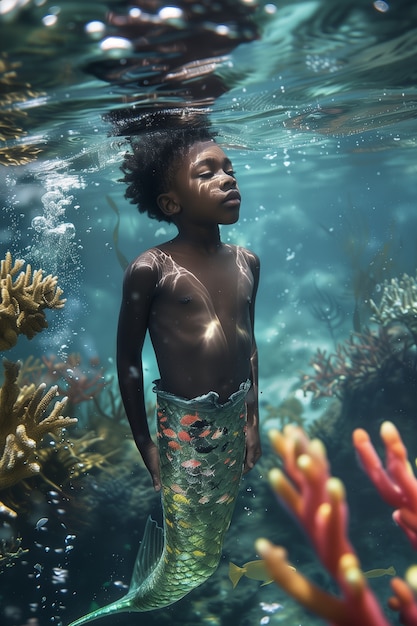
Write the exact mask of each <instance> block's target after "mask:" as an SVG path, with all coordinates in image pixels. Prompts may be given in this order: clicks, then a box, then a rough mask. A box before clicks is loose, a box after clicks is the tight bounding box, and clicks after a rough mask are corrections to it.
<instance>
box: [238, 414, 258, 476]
mask: <svg viewBox="0 0 417 626" xmlns="http://www.w3.org/2000/svg"><path fill="white" fill-rule="evenodd" d="M261 456H262V448H261V440H260V436H259V430H258V426H250V425H249V424H247V425H246V455H245V462H244V465H243V473H244V474H246V473H247V472H249V471H250V470H251V469H252V468H253V467H254V465H255V463H256V462H257V461H259V459H260V458H261Z"/></svg>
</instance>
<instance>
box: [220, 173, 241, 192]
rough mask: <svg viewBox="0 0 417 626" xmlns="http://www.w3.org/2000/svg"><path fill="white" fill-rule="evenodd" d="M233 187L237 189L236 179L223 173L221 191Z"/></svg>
mask: <svg viewBox="0 0 417 626" xmlns="http://www.w3.org/2000/svg"><path fill="white" fill-rule="evenodd" d="M234 187H237V181H236V178H235V177H234V176H232V175H231V174H228V173H227V172H223V174H222V181H221V188H222V189H233V188H234Z"/></svg>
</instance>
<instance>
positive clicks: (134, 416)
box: [117, 262, 161, 491]
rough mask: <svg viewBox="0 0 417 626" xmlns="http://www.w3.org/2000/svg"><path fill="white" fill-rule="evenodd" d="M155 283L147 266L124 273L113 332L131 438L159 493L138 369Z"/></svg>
mask: <svg viewBox="0 0 417 626" xmlns="http://www.w3.org/2000/svg"><path fill="white" fill-rule="evenodd" d="M156 283H157V276H156V271H155V270H154V269H153V268H151V267H149V266H145V265H140V264H139V263H137V262H133V263H132V264H131V265H130V266H129V267H128V268H127V270H126V273H125V278H124V282H123V296H122V304H121V307H120V314H119V324H118V330H117V374H118V378H119V387H120V393H121V396H122V400H123V405H124V407H125V411H126V415H127V418H128V420H129V423H130V427H131V429H132V434H133V438H134V440H135V443H136V446H137V448H138V450H139V452H140V454H141V456H142V458H143V461H144V463H145V465H146V467H147V469H148V471H149V473H150V475H151V478H152V482H153V485H154V488H155V490H156V491H159V489H160V488H161V482H160V475H159V454H158V448H157V446H156V445H155V444H154V442H153V441H152V439H151V435H150V432H149V426H148V420H147V415H146V408H145V395H144V388H143V367H142V349H143V342H144V340H145V335H146V331H147V327H148V318H149V311H150V308H151V303H152V297H153V294H154V291H155V287H156Z"/></svg>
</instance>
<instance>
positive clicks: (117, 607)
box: [68, 594, 132, 626]
mask: <svg viewBox="0 0 417 626" xmlns="http://www.w3.org/2000/svg"><path fill="white" fill-rule="evenodd" d="M131 610H132V607H131V597H130V594H127V595H125V596H124V598H121V599H120V600H116V602H112V603H111V604H108V605H107V606H103V607H102V608H101V609H96V610H95V611H92V612H91V613H87V615H84V616H83V617H80V618H79V619H76V620H75V622H71V624H69V625H68V626H81V624H87V623H88V622H92V621H93V620H95V619H99V618H100V617H104V616H105V615H112V614H114V613H125V612H127V611H131Z"/></svg>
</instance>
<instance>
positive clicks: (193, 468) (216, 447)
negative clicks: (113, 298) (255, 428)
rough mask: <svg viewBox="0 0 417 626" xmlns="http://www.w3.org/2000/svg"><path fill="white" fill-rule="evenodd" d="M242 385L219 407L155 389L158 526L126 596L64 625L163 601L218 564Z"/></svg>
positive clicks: (236, 461)
mask: <svg viewBox="0 0 417 626" xmlns="http://www.w3.org/2000/svg"><path fill="white" fill-rule="evenodd" d="M249 386H250V385H249V383H243V384H242V385H241V388H240V389H239V391H237V392H236V393H234V394H233V395H232V396H231V397H230V399H229V400H228V401H227V402H226V403H225V404H218V402H217V399H218V395H217V394H216V393H215V392H210V393H209V394H206V395H205V396H200V397H199V398H195V399H193V400H185V399H183V398H178V397H176V396H174V395H173V394H169V393H166V392H163V391H159V390H157V394H158V395H157V398H158V401H157V413H158V444H159V454H160V465H161V482H162V506H163V514H164V524H163V525H164V529H163V531H162V529H161V528H159V527H158V526H157V524H156V523H155V522H153V521H152V520H150V519H149V520H148V522H147V525H146V528H145V534H144V538H143V541H142V544H141V547H140V549H139V553H138V556H137V559H136V563H135V567H134V571H133V575H132V581H131V584H130V587H129V591H128V593H127V594H126V595H125V596H124V597H123V598H121V599H120V600H118V601H116V602H113V603H112V604H109V605H108V606H105V607H103V608H102V609H98V610H96V611H93V612H92V613H89V614H88V615H86V616H84V617H81V618H80V619H78V620H76V621H75V622H72V623H71V624H70V626H81V624H85V623H87V622H90V621H92V620H95V619H97V618H99V617H104V616H105V615H109V614H114V613H120V612H124V611H150V610H153V609H158V608H162V607H165V606H169V605H170V604H173V603H174V602H176V601H177V600H179V599H181V598H182V597H184V596H185V595H186V594H187V593H189V592H190V591H191V590H192V589H195V588H196V587H198V586H199V585H201V584H202V583H203V582H205V581H206V580H207V579H208V578H209V577H210V576H211V575H212V574H213V572H214V571H215V570H216V569H217V566H218V563H219V560H220V557H221V551H222V545H223V538H224V534H225V533H226V531H227V529H228V528H229V525H230V521H231V518H232V514H233V510H234V505H235V501H236V496H237V493H238V490H239V483H240V478H241V474H242V467H243V460H244V454H245V432H244V427H245V422H246V410H245V397H246V393H247V391H248V389H249Z"/></svg>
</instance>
